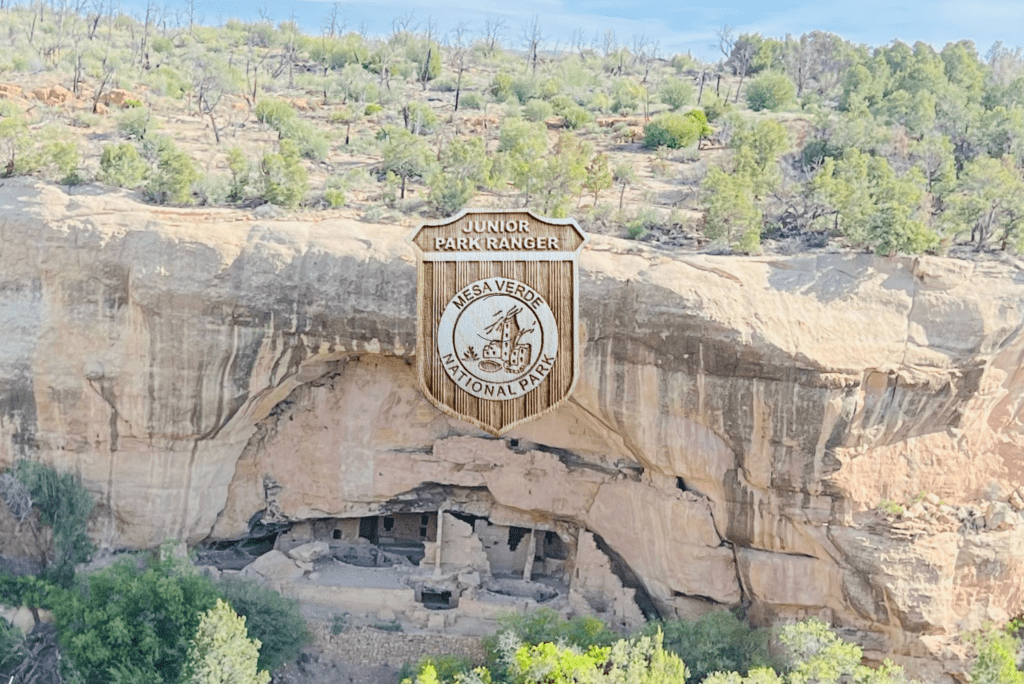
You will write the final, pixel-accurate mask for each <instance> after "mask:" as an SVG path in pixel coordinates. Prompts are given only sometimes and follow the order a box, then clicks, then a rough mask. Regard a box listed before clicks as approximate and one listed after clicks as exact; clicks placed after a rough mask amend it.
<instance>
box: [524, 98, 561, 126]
mask: <svg viewBox="0 0 1024 684" xmlns="http://www.w3.org/2000/svg"><path fill="white" fill-rule="evenodd" d="M554 113H555V110H554V108H552V106H551V105H550V104H548V103H547V102H545V101H544V100H530V101H529V102H527V103H526V105H525V106H524V107H523V118H524V119H526V120H527V121H544V120H546V119H549V118H551V115H552V114H554Z"/></svg>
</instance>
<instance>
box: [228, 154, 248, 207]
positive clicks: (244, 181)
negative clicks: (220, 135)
mask: <svg viewBox="0 0 1024 684" xmlns="http://www.w3.org/2000/svg"><path fill="white" fill-rule="evenodd" d="M228 170H229V171H230V172H231V189H230V190H229V191H228V199H230V200H234V201H238V200H240V199H242V198H244V197H245V196H246V191H247V190H248V188H249V180H250V177H251V176H252V162H251V161H249V157H247V156H246V154H245V152H243V151H242V148H241V147H239V146H238V145H234V146H233V147H231V148H230V149H228Z"/></svg>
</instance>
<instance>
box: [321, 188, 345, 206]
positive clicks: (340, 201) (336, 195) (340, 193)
mask: <svg viewBox="0 0 1024 684" xmlns="http://www.w3.org/2000/svg"><path fill="white" fill-rule="evenodd" d="M324 199H325V200H327V204H328V205H329V206H330V207H331V209H338V208H340V207H343V206H345V202H346V199H345V191H344V190H342V189H341V188H327V189H326V190H324Z"/></svg>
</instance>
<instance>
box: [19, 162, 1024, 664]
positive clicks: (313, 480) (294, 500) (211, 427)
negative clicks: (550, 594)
mask: <svg viewBox="0 0 1024 684" xmlns="http://www.w3.org/2000/svg"><path fill="white" fill-rule="evenodd" d="M408 232H409V230H408V229H407V228H398V227H393V226H378V225H369V224H363V223H349V222H344V223H343V222H332V221H321V222H315V221H313V222H311V221H286V220H261V219H260V218H258V217H253V216H251V215H244V214H241V213H239V212H234V211H228V210H210V211H204V210H172V209H158V208H154V207H150V206H145V205H142V204H139V203H137V202H135V201H133V200H131V199H129V198H128V197H126V196H123V195H119V194H107V193H101V192H100V191H99V190H95V191H93V190H90V189H89V188H85V189H81V190H76V191H75V193H74V194H73V195H70V196H69V195H67V194H66V193H65V192H64V191H63V190H61V189H59V188H56V187H53V186H49V185H44V184H38V183H35V182H32V181H26V180H9V181H5V182H4V184H3V187H2V188H0V273H2V285H0V320H2V321H3V324H4V328H3V338H2V339H3V343H2V344H0V466H3V465H6V464H9V463H10V462H12V461H13V460H14V459H17V458H21V457H26V456H31V457H38V458H41V459H43V460H45V461H48V462H51V463H54V464H55V465H57V466H58V467H59V468H62V469H72V470H74V471H75V472H77V473H79V474H81V476H82V478H83V481H84V482H85V484H86V485H87V486H88V488H89V489H90V490H91V491H92V492H93V494H94V495H95V497H96V499H97V501H98V502H99V506H98V508H97V512H96V515H95V519H94V521H93V533H94V536H95V538H96V540H97V542H98V543H99V544H100V545H102V546H105V547H109V548H122V547H145V546H152V545H155V544H158V543H160V542H161V541H163V540H164V539H165V538H168V537H176V538H181V539H187V540H189V541H190V542H198V541H201V540H203V539H208V538H214V539H230V538H237V537H241V536H244V535H246V534H247V532H248V530H249V527H250V522H251V521H252V520H253V519H254V517H260V518H261V519H262V520H263V521H264V522H268V521H279V522H288V521H299V520H306V519H323V518H351V517H357V516H363V515H369V514H376V513H379V512H385V511H391V510H421V509H426V508H429V507H430V506H434V510H436V508H437V506H438V505H440V504H441V503H445V504H446V505H448V506H452V507H453V508H459V507H460V506H462V507H463V508H464V509H465V510H467V511H470V512H474V514H477V515H484V514H486V515H487V516H489V518H490V519H492V520H495V521H498V522H501V523H503V524H506V525H521V526H524V527H528V528H530V529H538V530H555V531H557V532H559V533H560V534H561V533H564V532H565V531H566V530H568V529H570V528H571V529H573V530H576V531H577V532H579V531H582V530H586V531H588V532H590V533H592V534H594V535H597V537H599V539H600V540H601V542H600V543H601V545H602V547H603V548H607V549H608V551H609V553H611V554H612V556H613V557H614V558H615V561H616V563H617V564H618V565H620V566H621V567H625V568H628V571H629V572H630V573H632V575H633V576H635V578H637V580H638V585H639V586H638V587H637V589H638V590H639V591H640V592H641V593H644V594H646V595H647V596H648V597H649V599H650V601H651V602H652V603H653V605H654V607H655V608H656V610H657V611H658V612H659V613H660V614H662V615H666V616H667V615H671V614H674V613H679V614H691V613H692V611H694V610H701V609H703V607H704V606H707V605H714V604H724V605H733V604H739V603H744V604H746V605H747V606H748V607H749V608H750V609H751V611H752V615H754V616H755V617H757V618H759V619H764V620H768V619H771V618H772V617H775V616H803V615H810V614H814V615H819V614H821V615H824V616H826V617H830V618H832V619H834V620H835V621H836V623H837V624H840V625H842V626H844V627H846V628H848V629H849V630H850V633H851V634H853V635H854V636H856V637H857V638H859V640H860V641H861V642H862V643H863V644H864V645H865V646H866V647H867V648H868V649H869V650H871V651H873V652H874V653H876V654H878V653H886V652H895V653H898V654H900V655H902V656H903V657H904V658H906V659H916V658H920V659H923V660H920V661H919V662H918V663H917V664H918V665H921V664H923V663H925V662H926V661H928V662H931V660H929V659H932V660H933V659H936V658H937V659H939V660H944V661H947V662H949V661H951V660H955V658H956V656H957V654H956V652H954V651H952V650H950V644H952V638H951V635H953V634H955V633H957V632H958V631H960V630H964V629H969V628H973V627H976V626H978V625H979V624H980V623H981V622H982V621H984V620H987V619H996V620H999V619H1006V618H1007V617H1009V616H1011V615H1013V614H1016V613H1017V612H1019V611H1020V610H1021V604H1022V598H1024V557H1022V555H1021V553H1020V551H1021V547H1022V545H1024V525H1017V522H1018V520H1019V516H1018V515H1017V513H1016V511H1015V510H1014V509H1013V508H1011V507H1010V506H1009V505H1008V504H1006V503H1002V502H1006V501H1007V500H1015V499H1014V497H1015V496H1016V494H1015V493H1014V492H1015V490H1016V489H1017V488H1018V487H1019V486H1020V484H1021V482H1022V481H1024V475H1022V473H1021V468H1022V463H1024V461H1022V459H1021V458H1020V455H1021V448H1022V446H1024V435H1022V408H1021V407H1022V402H1024V370H1022V367H1021V361H1022V359H1024V335H1022V333H1021V326H1022V322H1024V271H1022V270H1021V268H1019V267H1017V266H1015V265H1014V264H1009V263H1007V264H1003V263H983V262H979V263H971V262H965V261H955V260H947V259H938V258H930V257H922V258H917V259H902V258H893V259H883V258H878V257H874V256H870V255H857V254H816V255H805V256H799V257H791V258H778V257H771V258H760V259H759V258H738V257H712V256H699V255H668V254H665V253H658V252H651V251H649V250H646V249H643V248H641V247H639V246H637V245H634V244H632V243H628V242H623V241H619V240H612V239H602V238H595V239H594V240H593V242H592V244H591V246H590V247H589V248H588V249H587V250H586V251H585V252H584V254H583V257H582V277H581V290H582V297H581V311H580V317H581V323H582V327H583V334H582V337H583V340H584V345H585V349H584V352H583V357H582V358H583V371H582V375H581V378H580V382H579V383H578V385H577V389H576V392H575V394H574V396H573V397H572V399H571V400H570V401H569V402H568V403H567V404H565V405H563V406H562V407H561V408H560V409H558V410H557V411H555V412H553V413H552V414H549V415H547V416H546V417H544V418H543V419H541V420H539V421H537V422H535V423H532V424H529V425H527V426H524V427H522V428H520V429H517V430H515V431H514V432H513V433H511V434H510V435H508V436H507V437H506V438H504V439H501V440H496V439H493V438H490V437H489V436H487V435H486V434H484V433H482V432H480V431H479V430H476V429H474V428H472V427H470V426H468V425H465V424H462V423H460V422H458V421H455V420H453V419H450V418H448V417H446V416H444V415H443V414H441V413H440V412H438V411H437V410H435V409H434V408H433V407H432V406H431V405H430V404H429V403H428V402H427V401H426V400H425V399H424V398H423V397H422V396H421V395H420V393H419V392H418V390H417V388H416V376H415V365H414V359H413V358H412V354H413V352H414V349H415V339H414V323H415V321H414V318H415V282H416V281H415V263H414V261H413V253H412V249H411V248H410V247H409V246H408V245H407V244H406V243H405V242H404V237H405V235H406V234H407V233H408ZM925 494H931V495H934V496H932V497H930V498H928V499H925V500H923V501H921V502H920V503H918V504H916V505H914V506H913V507H912V508H911V507H910V504H912V503H913V502H914V501H915V500H917V499H919V498H920V497H922V496H924V495H925ZM887 500H888V501H893V502H897V503H900V504H905V505H907V506H908V510H907V511H906V512H905V513H904V514H902V515H895V513H898V509H895V508H893V512H894V514H893V515H888V516H887V515H884V514H882V513H880V512H878V511H876V510H875V509H876V507H877V506H878V504H879V503H880V502H882V501H887ZM1016 501H1020V499H1019V498H1018V499H1016ZM1021 507H1024V502H1021ZM1007 511H1009V513H1007ZM588 543H589V542H588ZM590 546H592V544H591V545H590ZM590 546H588V548H590ZM620 569H621V568H620ZM950 669H954V670H955V669H956V668H955V666H950Z"/></svg>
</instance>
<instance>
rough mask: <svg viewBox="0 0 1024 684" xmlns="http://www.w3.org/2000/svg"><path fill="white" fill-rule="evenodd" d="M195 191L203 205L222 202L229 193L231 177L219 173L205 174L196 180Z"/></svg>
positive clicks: (214, 204)
mask: <svg viewBox="0 0 1024 684" xmlns="http://www.w3.org/2000/svg"><path fill="white" fill-rule="evenodd" d="M195 192H196V194H197V195H198V196H199V200H200V202H201V203H202V204H203V205H204V206H208V207H210V206H217V205H220V204H224V203H225V202H227V200H228V196H229V195H230V194H231V178H230V177H228V176H226V175H224V174H220V173H208V174H205V175H203V176H202V177H201V178H200V179H199V180H198V181H196V184H195Z"/></svg>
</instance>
